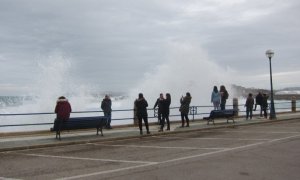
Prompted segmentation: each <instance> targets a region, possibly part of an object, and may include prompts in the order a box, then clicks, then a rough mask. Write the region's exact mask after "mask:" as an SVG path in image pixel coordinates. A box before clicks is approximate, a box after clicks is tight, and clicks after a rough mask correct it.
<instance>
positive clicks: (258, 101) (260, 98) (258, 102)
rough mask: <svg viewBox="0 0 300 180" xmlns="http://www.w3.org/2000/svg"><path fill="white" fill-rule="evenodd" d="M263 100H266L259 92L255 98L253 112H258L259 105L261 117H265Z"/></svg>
mask: <svg viewBox="0 0 300 180" xmlns="http://www.w3.org/2000/svg"><path fill="white" fill-rule="evenodd" d="M263 99H264V97H263V95H262V93H261V92H258V94H257V95H256V97H255V107H254V110H253V111H256V107H257V105H259V106H260V114H259V115H260V117H263V115H262V112H263V108H262V103H263Z"/></svg>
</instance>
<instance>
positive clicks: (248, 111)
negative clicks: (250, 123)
mask: <svg viewBox="0 0 300 180" xmlns="http://www.w3.org/2000/svg"><path fill="white" fill-rule="evenodd" d="M252 112H253V109H252V107H251V108H250V107H247V108H246V119H248V118H249V117H250V119H252Z"/></svg>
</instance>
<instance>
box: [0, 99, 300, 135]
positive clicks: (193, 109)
mask: <svg viewBox="0 0 300 180" xmlns="http://www.w3.org/2000/svg"><path fill="white" fill-rule="evenodd" d="M291 106H292V105H291V101H281V102H279V103H275V108H276V113H280V112H292V107H291ZM226 108H227V109H232V108H233V105H226ZM295 108H296V109H298V108H300V107H299V106H298V104H297V103H296V107H295ZM212 109H213V106H190V112H189V116H190V120H192V121H194V120H202V119H203V117H207V116H209V114H210V111H211V110H212ZM238 111H239V112H238V113H239V116H244V115H245V113H246V108H245V107H244V105H240V104H239V105H238ZM118 113H120V115H119V116H114V114H118ZM75 114H78V115H75ZM80 114H88V115H89V116H99V115H100V116H101V115H103V111H76V112H72V113H71V116H72V117H77V116H78V117H80ZM122 114H123V115H122ZM129 114H130V115H129ZM258 114H259V111H254V112H253V115H254V116H255V115H258ZM112 115H113V117H115V118H112V123H113V122H116V121H119V122H121V121H127V122H126V123H123V124H133V123H134V109H120V110H113V111H112ZM26 116H34V117H36V116H38V117H39V118H40V119H43V121H42V122H34V123H24V121H26V118H22V119H21V120H20V119H17V120H15V121H13V123H9V122H11V121H12V120H10V117H14V118H15V119H16V117H26ZM42 116H48V117H46V118H45V117H44V118H43V117H42ZM157 116H158V114H157V109H153V108H149V109H148V119H149V122H156V121H157ZM180 116H181V115H180V112H179V107H170V116H169V117H170V120H171V121H172V120H173V121H174V120H179V119H180V118H178V117H180ZM176 117H177V119H176ZM54 118H55V113H52V112H51V113H50V112H44V113H12V114H0V132H1V128H5V127H16V126H19V127H23V126H49V125H53V121H54ZM24 119H25V120H24ZM16 121H17V122H16ZM22 122H23V123H22ZM116 124H122V123H116Z"/></svg>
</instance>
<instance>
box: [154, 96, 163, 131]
mask: <svg viewBox="0 0 300 180" xmlns="http://www.w3.org/2000/svg"><path fill="white" fill-rule="evenodd" d="M163 101H164V95H163V93H160V94H159V98H157V100H156V102H155V104H154V107H153V109H155V108H156V107H157V106H158V111H157V118H158V123H159V124H160V125H161V121H162V119H161V117H162V102H163Z"/></svg>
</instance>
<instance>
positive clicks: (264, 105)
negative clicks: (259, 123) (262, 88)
mask: <svg viewBox="0 0 300 180" xmlns="http://www.w3.org/2000/svg"><path fill="white" fill-rule="evenodd" d="M268 98H269V96H267V94H263V101H262V104H261V106H262V110H263V112H264V118H266V119H267V118H268V112H267V110H268V107H269V105H268Z"/></svg>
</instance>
